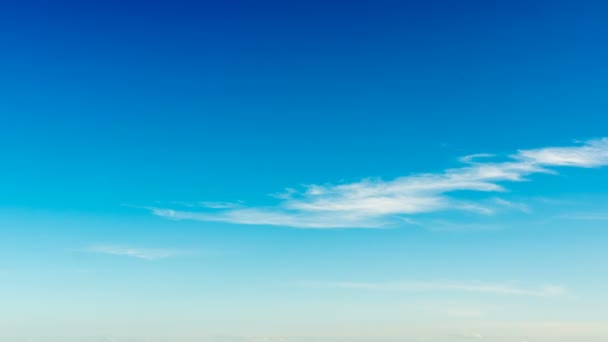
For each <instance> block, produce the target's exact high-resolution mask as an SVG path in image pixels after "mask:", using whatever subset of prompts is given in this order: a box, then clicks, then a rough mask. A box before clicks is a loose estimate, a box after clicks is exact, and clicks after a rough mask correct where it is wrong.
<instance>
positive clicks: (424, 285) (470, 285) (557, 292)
mask: <svg viewBox="0 0 608 342" xmlns="http://www.w3.org/2000/svg"><path fill="white" fill-rule="evenodd" d="M310 285H314V286H322V287H330V288H340V289H354V290H370V291H399V292H439V291H441V292H447V291H450V292H471V293H482V294H483V293H486V294H495V295H511V296H534V297H553V296H562V295H565V294H567V290H566V288H565V287H563V286H558V285H542V286H528V287H524V286H517V285H514V284H511V283H504V284H503V283H479V282H436V281H433V282H420V281H413V282H412V281H408V282H389V283H364V282H328V283H311V284H310Z"/></svg>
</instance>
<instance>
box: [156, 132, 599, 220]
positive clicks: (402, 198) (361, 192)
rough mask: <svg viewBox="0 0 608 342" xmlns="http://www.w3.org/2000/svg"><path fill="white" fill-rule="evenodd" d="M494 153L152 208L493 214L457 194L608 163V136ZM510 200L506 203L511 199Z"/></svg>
mask: <svg viewBox="0 0 608 342" xmlns="http://www.w3.org/2000/svg"><path fill="white" fill-rule="evenodd" d="M492 157H493V155H491V154H473V155H469V156H464V157H462V158H460V161H461V162H462V163H464V164H465V165H464V166H461V167H457V168H450V169H446V170H444V171H442V172H438V173H421V174H414V175H409V176H404V177H399V178H396V179H393V180H390V181H383V180H372V179H364V180H361V181H359V182H353V183H347V184H339V185H309V186H307V187H305V189H304V190H303V191H297V190H294V189H293V188H287V189H286V192H285V193H283V194H278V195H275V196H274V197H276V198H277V199H279V200H280V202H279V203H278V204H276V205H274V206H269V207H246V206H242V207H234V208H230V207H226V208H218V209H222V210H216V211H187V210H175V209H171V208H157V207H152V208H148V209H149V210H150V211H151V212H152V213H153V214H154V215H157V216H161V217H165V218H169V219H174V220H197V221H216V222H228V223H234V224H255V225H273V226H286V227H294V228H381V227H385V226H388V225H390V224H391V223H393V222H395V221H396V220H395V217H399V216H411V215H415V214H423V213H431V212H439V211H446V210H459V211H472V212H478V213H481V214H491V213H492V211H493V210H492V208H489V207H487V206H484V205H481V204H479V203H476V202H473V201H467V200H463V199H459V198H457V196H455V195H452V194H451V193H453V192H455V191H475V192H504V191H506V188H505V187H504V186H503V185H502V183H505V182H521V181H525V180H527V179H526V177H527V176H529V175H532V174H537V173H544V174H555V173H557V172H556V171H555V169H554V168H556V167H577V168H597V167H602V166H605V165H608V138H601V139H594V140H588V141H586V142H583V143H579V144H578V145H576V146H567V147H545V148H539V149H530V150H519V151H517V152H516V153H515V154H512V155H510V156H509V157H508V158H507V159H506V160H503V161H492V159H491V158H492ZM504 203H505V202H503V204H504Z"/></svg>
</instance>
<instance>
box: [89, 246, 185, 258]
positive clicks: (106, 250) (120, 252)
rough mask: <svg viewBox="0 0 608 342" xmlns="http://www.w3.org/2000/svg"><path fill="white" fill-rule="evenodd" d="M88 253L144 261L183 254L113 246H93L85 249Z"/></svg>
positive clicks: (164, 250) (166, 250)
mask: <svg viewBox="0 0 608 342" xmlns="http://www.w3.org/2000/svg"><path fill="white" fill-rule="evenodd" d="M86 250H87V251H88V252H90V253H100V254H109V255H117V256H127V257H132V258H138V259H144V260H159V259H165V258H170V257H174V256H177V255H182V254H184V253H183V252H182V251H176V250H170V249H151V248H137V247H126V246H115V245H93V246H90V247H88V248H87V249H86Z"/></svg>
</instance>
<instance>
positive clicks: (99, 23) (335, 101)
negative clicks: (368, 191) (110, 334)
mask: <svg viewBox="0 0 608 342" xmlns="http://www.w3.org/2000/svg"><path fill="white" fill-rule="evenodd" d="M606 22H608V3H606V2H603V1H595V2H592V1H500V2H499V1H318V2H317V1H276V2H267V1H196V2H195V1H192V2H179V1H167V2H155V1H138V2H129V1H73V2H62V1H48V2H34V1H22V2H21V1H11V2H4V3H3V4H2V5H0V45H1V46H2V53H1V54H0V75H1V78H2V81H1V82H0V120H1V121H0V148H1V158H2V162H1V165H2V177H1V178H0V188H1V189H2V193H3V194H2V196H0V205H3V206H16V207H36V208H51V209H57V208H61V209H65V210H100V209H108V208H116V207H118V206H119V205H120V204H122V203H127V204H135V205H147V204H150V203H152V202H153V201H193V200H239V199H240V200H245V201H258V202H259V201H263V200H265V199H264V196H263V195H264V194H267V193H271V192H276V191H281V190H282V189H283V188H284V187H287V186H297V185H298V184H303V183H324V182H339V181H340V180H342V179H347V180H357V179H360V178H363V177H368V176H378V177H384V178H391V177H396V176H401V175H404V174H408V173H413V172H423V171H437V170H441V169H443V168H445V167H449V166H452V165H453V164H454V163H455V162H456V157H458V156H461V155H464V154H469V153H477V152H498V153H510V152H513V151H514V150H515V149H517V148H533V147H543V146H550V145H568V144H569V143H570V142H571V139H577V138H580V139H587V138H593V137H599V136H603V135H605V132H606V127H607V124H608V118H606V117H607V116H606V109H608V97H606V89H607V88H606V84H607V81H608V70H607V69H606V67H605V61H606V60H608V25H606ZM268 200H272V199H268Z"/></svg>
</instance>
